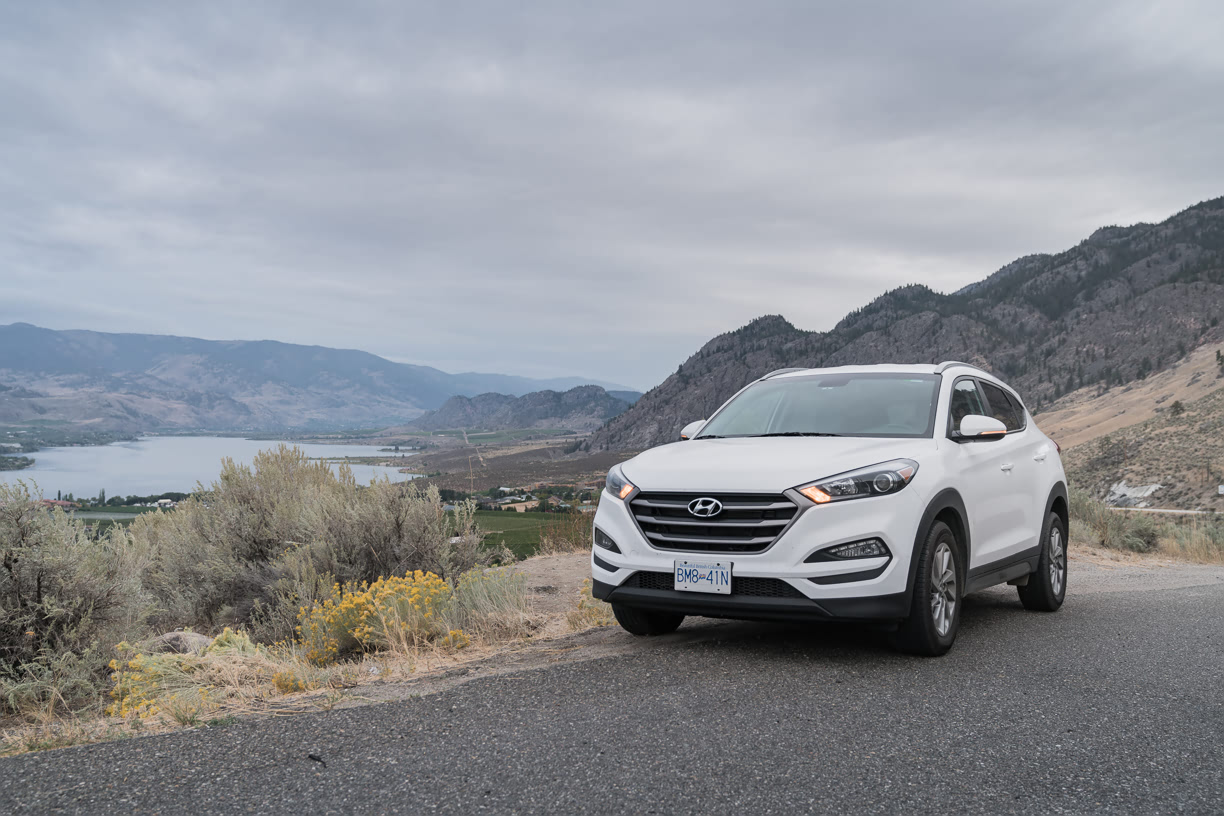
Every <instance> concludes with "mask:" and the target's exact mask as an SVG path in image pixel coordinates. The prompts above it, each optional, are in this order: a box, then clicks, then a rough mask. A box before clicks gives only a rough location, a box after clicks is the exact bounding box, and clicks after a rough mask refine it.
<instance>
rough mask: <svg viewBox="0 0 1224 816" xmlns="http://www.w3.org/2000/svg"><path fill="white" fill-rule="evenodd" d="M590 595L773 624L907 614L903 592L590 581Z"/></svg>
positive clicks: (891, 617)
mask: <svg viewBox="0 0 1224 816" xmlns="http://www.w3.org/2000/svg"><path fill="white" fill-rule="evenodd" d="M591 594H592V595H593V596H594V597H596V598H598V599H600V600H603V601H608V602H610V603H619V604H624V605H625V606H631V607H635V608H639V609H658V610H663V611H667V612H680V613H683V614H685V615H700V616H703V617H707V618H734V619H737V620H773V621H867V620H899V619H901V618H904V617H905V616H906V615H908V614H909V599H908V598H906V596H905V593H903V592H898V593H897V594H895V595H877V596H874V597H866V598H828V599H824V600H821V601H813V600H810V599H807V598H803V599H799V598H761V597H755V596H744V595H738V596H737V595H708V596H704V595H699V594H696V593H692V592H676V591H675V590H659V589H635V588H631V587H623V586H613V585H612V584H605V583H603V582H602V581H595V580H593V581H591Z"/></svg>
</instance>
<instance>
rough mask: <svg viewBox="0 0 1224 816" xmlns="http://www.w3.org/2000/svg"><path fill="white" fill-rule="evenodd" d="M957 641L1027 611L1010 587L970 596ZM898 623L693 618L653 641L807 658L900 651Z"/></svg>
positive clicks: (964, 610) (964, 602)
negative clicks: (893, 638) (895, 636)
mask: <svg viewBox="0 0 1224 816" xmlns="http://www.w3.org/2000/svg"><path fill="white" fill-rule="evenodd" d="M963 604H964V606H963V607H962V610H961V622H960V626H961V628H960V633H959V634H958V635H957V638H958V640H963V639H966V638H972V637H974V636H975V635H978V634H981V633H982V632H984V631H988V630H989V629H990V628H991V627H993V626H997V625H998V624H999V622H1000V620H999V619H1000V618H1002V617H1010V616H1013V615H1027V614H1029V613H1027V612H1026V611H1025V610H1024V607H1023V606H1021V604H1020V601H1019V599H1018V598H1017V597H1016V593H1015V591H1014V590H1012V589H1011V588H1010V587H1008V588H1006V590H1005V589H1003V588H993V589H990V590H985V591H982V592H975V593H973V594H971V595H967V596H965V598H964V599H963ZM895 628H896V627H895V624H855V623H820V622H813V623H778V622H769V621H738V620H721V619H718V618H699V617H692V618H689V619H687V620H686V621H685V622H684V625H683V626H682V627H681V628H680V629H679V631H677V632H676V633H674V634H671V635H667V636H665V637H661V638H652V639H651V640H650V641H649V643H652V644H657V645H659V646H664V645H666V647H667V648H675V647H676V646H686V645H691V646H696V647H703V646H708V645H717V646H718V647H720V648H728V647H729V648H738V649H743V650H745V651H751V652H757V651H759V652H762V653H768V654H772V655H780V654H787V653H792V652H802V653H803V655H804V656H805V657H816V656H825V657H829V658H836V657H853V656H855V655H861V656H868V655H884V654H891V655H895V654H896V653H897V652H896V649H894V648H893V646H892V644H891V642H890V638H889V636H890V634H891V632H892V630H893V629H895Z"/></svg>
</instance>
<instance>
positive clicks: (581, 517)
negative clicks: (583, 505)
mask: <svg viewBox="0 0 1224 816" xmlns="http://www.w3.org/2000/svg"><path fill="white" fill-rule="evenodd" d="M592 525H593V520H592V519H591V517H590V516H589V515H587V514H586V513H566V514H564V515H562V516H560V517H559V520H558V522H557V524H556V526H554V527H553V528H551V529H550V530H549V532H548V534H547V535H543V536H541V537H540V546H539V547H537V548H536V551H535V554H536V555H563V554H565V553H575V552H590V550H591V535H592V531H593V529H594V528H593V526H592Z"/></svg>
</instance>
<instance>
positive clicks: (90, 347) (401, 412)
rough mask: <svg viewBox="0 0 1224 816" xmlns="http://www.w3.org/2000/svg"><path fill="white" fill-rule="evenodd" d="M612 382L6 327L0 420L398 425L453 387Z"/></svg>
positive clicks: (348, 354) (263, 344)
mask: <svg viewBox="0 0 1224 816" xmlns="http://www.w3.org/2000/svg"><path fill="white" fill-rule="evenodd" d="M588 384H595V385H599V386H603V387H607V388H609V389H614V390H626V391H627V390H629V389H626V388H625V387H624V386H618V385H616V384H615V383H604V382H598V381H595V380H588V379H583V378H581V377H565V378H559V379H530V378H527V377H516V376H510V375H505V374H477V373H466V374H447V373H446V372H443V371H439V370H438V369H436V368H430V367H428V366H418V365H408V364H405V363H395V362H392V361H390V360H386V359H383V358H382V357H378V356H376V355H374V354H369V353H367V352H364V351H354V350H346V349H331V348H324V347H322V346H301V345H293V344H289V343H278V342H274V341H269V340H262V341H214V340H199V339H195V338H190V337H172V336H163V335H147V334H109V333H104V332H94V331H54V330H51V329H43V328H39V327H37V326H31V325H29V324H26V323H14V324H11V325H7V326H0V424H17V423H27V422H30V421H42V422H53V423H76V424H88V425H89V427H91V428H94V429H99V428H102V429H107V430H115V431H139V430H154V429H175V428H179V429H204V430H250V429H260V430H265V429H278V428H310V427H328V428H336V427H358V426H368V425H378V424H395V423H403V422H405V421H408V420H412V419H414V418H416V417H418V416H420V415H421V414H423V413H424V412H426V411H429V410H433V409H437V408H440V407H441V406H442V405H443V404H444V403H445V402H446V401H447V400H448V399H449V398H451V397H453V396H456V395H475V394H485V393H488V392H497V393H500V394H508V395H511V396H520V395H522V394H527V393H531V392H535V391H568V390H570V389H572V388H574V387H576V386H580V385H588Z"/></svg>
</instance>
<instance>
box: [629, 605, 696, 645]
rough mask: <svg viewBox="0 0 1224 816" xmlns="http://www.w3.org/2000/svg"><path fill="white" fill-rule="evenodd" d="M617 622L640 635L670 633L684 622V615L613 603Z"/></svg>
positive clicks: (632, 633)
mask: <svg viewBox="0 0 1224 816" xmlns="http://www.w3.org/2000/svg"><path fill="white" fill-rule="evenodd" d="M612 614H613V615H615V616H616V622H617V623H619V624H620V625H621V628H622V629H624V630H625V631H626V632H628V633H629V634H631V635H638V636H639V637H644V636H651V635H668V634H671V633H672V632H674V631H676V630H677V629H679V628H680V624H682V623H684V615H682V614H680V613H678V612H656V611H653V610H650V609H635V608H634V607H631V606H625V605H623V604H618V603H614V604H612Z"/></svg>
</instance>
